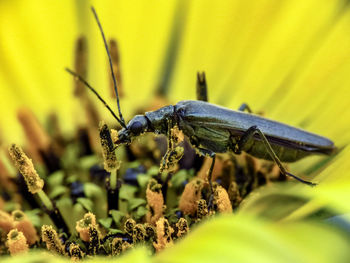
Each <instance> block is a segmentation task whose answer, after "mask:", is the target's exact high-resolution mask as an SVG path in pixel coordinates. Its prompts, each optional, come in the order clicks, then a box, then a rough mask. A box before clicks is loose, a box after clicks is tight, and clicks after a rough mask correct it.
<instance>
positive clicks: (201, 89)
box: [196, 72, 208, 102]
mask: <svg viewBox="0 0 350 263" xmlns="http://www.w3.org/2000/svg"><path fill="white" fill-rule="evenodd" d="M196 94H197V100H201V101H206V102H208V86H207V80H206V78H205V72H197V88H196Z"/></svg>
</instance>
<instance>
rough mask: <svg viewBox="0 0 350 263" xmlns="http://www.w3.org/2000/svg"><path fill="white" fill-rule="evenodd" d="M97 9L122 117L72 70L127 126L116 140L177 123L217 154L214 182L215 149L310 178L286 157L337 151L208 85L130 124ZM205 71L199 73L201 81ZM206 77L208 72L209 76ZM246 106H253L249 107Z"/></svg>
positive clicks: (204, 150) (196, 143)
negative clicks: (228, 103) (234, 106)
mask: <svg viewBox="0 0 350 263" xmlns="http://www.w3.org/2000/svg"><path fill="white" fill-rule="evenodd" d="M92 12H93V14H94V16H95V19H96V21H97V24H98V26H99V29H100V32H101V35H102V38H103V41H104V44H105V48H106V51H107V54H108V58H109V62H110V63H109V64H110V68H111V74H112V77H113V82H114V89H115V93H116V96H117V105H118V112H119V117H117V116H116V114H115V113H114V112H113V111H112V109H111V108H110V107H109V106H108V105H107V103H106V102H105V101H104V100H103V99H102V98H101V97H100V95H99V94H98V93H97V92H96V90H95V89H94V88H92V87H91V86H90V85H89V83H87V81H86V80H84V79H83V78H82V77H81V76H79V75H78V74H76V73H74V72H73V71H71V70H69V69H66V70H67V71H68V72H69V73H71V74H72V75H74V76H75V77H76V78H78V79H79V80H80V81H81V82H83V83H84V84H85V85H86V86H87V87H88V88H89V89H90V90H91V91H92V92H94V93H95V95H96V96H97V97H98V98H99V100H100V101H101V102H102V103H103V104H104V105H105V106H106V107H107V109H108V110H109V111H110V112H111V114H112V115H113V116H114V118H115V119H116V120H117V121H118V122H119V123H120V125H121V126H122V129H121V130H120V131H119V132H118V141H117V144H118V145H119V144H129V143H130V142H131V140H132V139H133V138H134V137H137V136H140V135H141V134H143V133H145V132H153V133H156V134H165V135H167V134H168V131H169V129H170V128H172V127H174V126H177V127H178V128H179V129H180V130H181V131H182V132H183V133H184V134H185V135H186V137H187V138H188V139H189V141H190V142H191V144H192V146H193V147H195V148H196V149H197V152H199V153H200V154H201V155H203V156H210V157H211V158H212V163H211V167H210V170H209V175H208V180H209V184H210V187H211V189H212V185H211V174H212V171H213V167H214V164H215V156H216V153H223V152H227V151H232V152H233V153H235V154H239V153H241V152H242V151H244V152H247V153H249V154H251V155H253V156H255V157H257V158H262V159H266V160H271V161H274V162H275V163H276V164H277V165H278V167H279V168H280V171H281V172H282V173H283V174H284V175H288V176H291V177H293V178H294V179H296V180H298V181H300V182H302V183H305V184H308V185H311V186H313V185H315V184H314V183H312V182H309V181H305V180H303V179H301V178H299V177H297V176H295V175H293V174H291V173H289V172H287V171H286V169H285V168H284V166H283V165H282V162H295V161H297V160H300V159H302V158H304V157H306V156H309V155H313V154H327V155H329V154H331V153H333V152H334V151H335V146H334V143H333V142H332V141H331V140H329V139H327V138H325V137H322V136H319V135H317V134H313V133H310V132H307V131H304V130H301V129H298V128H295V127H292V126H289V125H286V124H283V123H280V122H277V121H273V120H270V119H267V118H264V117H261V116H258V115H254V114H252V113H251V110H250V108H249V106H248V105H246V104H243V105H242V106H241V107H240V108H239V110H237V111H235V110H230V109H227V108H224V107H220V106H217V105H215V104H211V103H209V102H206V101H203V100H206V98H207V94H206V89H202V90H200V92H197V94H198V95H197V96H198V97H199V98H201V99H202V100H197V101H195V100H184V101H180V102H178V103H177V104H176V105H168V106H165V107H162V108H160V109H158V110H155V111H151V112H146V113H145V114H144V115H136V116H135V117H133V118H132V119H131V120H130V121H129V122H128V123H127V124H126V122H125V121H124V118H123V115H122V113H121V110H120V104H119V96H118V89H117V83H116V80H115V75H114V72H113V67H112V62H111V57H110V53H109V50H108V46H107V43H106V39H105V36H104V33H103V30H102V26H101V24H100V21H99V19H98V17H97V14H96V11H95V10H94V8H93V7H92ZM203 77H204V75H203V76H200V75H198V79H199V82H201V81H202V82H203ZM204 81H205V78H204ZM245 110H247V111H248V112H245Z"/></svg>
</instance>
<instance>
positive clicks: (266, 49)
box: [0, 0, 350, 144]
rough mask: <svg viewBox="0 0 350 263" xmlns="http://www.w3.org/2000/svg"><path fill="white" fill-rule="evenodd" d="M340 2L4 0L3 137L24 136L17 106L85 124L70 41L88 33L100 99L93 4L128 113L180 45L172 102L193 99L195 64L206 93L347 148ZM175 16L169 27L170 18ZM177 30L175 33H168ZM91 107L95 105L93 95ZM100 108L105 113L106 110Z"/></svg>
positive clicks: (347, 45) (344, 20) (102, 61)
mask: <svg viewBox="0 0 350 263" xmlns="http://www.w3.org/2000/svg"><path fill="white" fill-rule="evenodd" d="M345 3H346V1H341V0H337V1H334V0H321V1H313V0H308V1H302V0H296V1H279V0H266V1H238V0H237V1H199V0H198V1H161V0H152V1H40V0H35V1H20V0H17V1H13V0H11V1H10V0H3V1H1V2H0V40H1V41H0V54H1V59H0V94H1V99H2V100H1V104H0V112H1V118H0V123H1V128H0V132H1V137H2V138H3V139H4V140H5V141H6V142H17V143H21V142H23V136H22V133H21V129H20V127H19V124H18V123H17V120H16V114H15V112H16V109H17V108H18V107H22V106H24V107H29V108H31V109H32V110H33V111H34V113H35V114H36V115H37V116H38V118H39V119H40V121H42V122H44V119H45V116H46V115H47V113H48V112H52V111H55V112H58V114H59V117H60V122H61V124H62V125H63V126H64V129H65V130H66V131H72V130H73V127H74V125H75V124H76V123H79V122H81V121H82V118H81V111H79V106H80V105H79V101H77V99H75V98H73V95H72V90H73V85H72V82H73V81H72V78H71V76H69V75H68V74H67V73H66V72H64V70H63V69H64V67H65V66H70V67H72V65H73V53H74V44H75V40H76V39H77V37H78V36H80V35H85V36H86V37H87V38H88V49H89V71H88V80H89V82H90V83H91V84H92V85H93V86H94V87H95V88H96V89H97V90H98V91H99V92H100V93H101V94H102V95H103V96H104V97H106V98H108V101H109V103H110V104H111V105H112V108H114V109H115V108H116V104H115V101H114V100H113V99H112V98H111V97H110V96H109V94H110V93H109V88H108V74H109V72H108V68H107V58H106V54H105V51H104V47H103V43H102V39H101V37H100V35H99V32H98V28H97V25H96V23H95V21H94V19H93V16H92V13H91V11H90V6H91V5H94V6H95V8H96V10H97V12H98V14H99V16H100V19H101V23H102V25H103V27H104V30H105V33H106V35H107V37H108V38H109V37H114V38H116V39H117V41H118V43H119V47H120V52H121V68H122V77H123V84H124V85H123V86H124V93H125V95H126V96H125V97H124V98H123V100H122V110H123V112H124V115H125V116H126V119H129V118H130V117H131V116H132V115H131V114H132V113H133V110H132V109H133V108H134V107H135V106H137V105H140V104H145V103H147V101H150V100H151V98H152V95H153V94H154V91H155V90H156V89H157V87H158V86H159V85H160V84H159V83H161V82H162V77H163V75H164V68H165V67H164V65H165V60H166V58H167V51H168V46H169V44H171V43H172V42H174V39H176V36H177V41H178V52H177V53H176V54H177V56H175V57H174V62H173V66H174V67H173V71H172V73H171V74H170V81H169V84H168V85H167V87H168V90H169V92H168V98H169V100H170V101H171V102H174V103H175V102H176V101H178V100H181V99H194V98H195V80H196V72H197V71H198V70H204V71H205V72H206V74H207V81H208V85H209V99H210V101H211V102H215V103H218V104H221V105H224V106H227V107H231V108H237V107H238V106H239V105H240V104H241V103H242V102H247V103H249V104H250V106H251V107H252V108H253V110H255V111H259V110H263V111H264V112H265V113H266V116H268V117H270V118H273V119H276V120H278V121H282V122H287V123H289V124H292V125H296V126H298V127H303V128H306V129H308V130H311V131H313V132H317V133H320V134H322V135H325V136H329V137H331V138H332V139H333V140H335V141H336V142H337V143H341V144H344V143H345V142H347V141H348V140H349V138H350V135H349V133H348V132H347V128H348V125H345V124H348V120H349V115H350V109H349V107H348V102H349V98H348V95H347V91H348V85H349V78H348V71H349V69H350V68H349V66H350V52H349V50H350V34H349V28H350V16H349V14H348V13H349V11H348V8H347V6H346V5H345ZM174 21H175V22H174ZM176 26H177V30H178V31H179V32H180V33H178V34H177V35H176V32H175V38H174V37H172V36H174V28H176ZM94 101H95V102H96V105H97V104H98V102H97V101H96V100H95V99H94ZM98 108H99V109H100V112H101V113H103V115H104V116H105V118H106V119H107V120H112V119H111V118H110V116H109V114H108V113H107V111H105V109H104V108H103V106H101V105H98Z"/></svg>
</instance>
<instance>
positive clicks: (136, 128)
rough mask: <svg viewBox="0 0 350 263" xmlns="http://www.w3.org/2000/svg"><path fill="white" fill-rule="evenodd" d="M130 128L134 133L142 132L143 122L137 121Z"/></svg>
mask: <svg viewBox="0 0 350 263" xmlns="http://www.w3.org/2000/svg"><path fill="white" fill-rule="evenodd" d="M129 129H130V131H131V132H132V133H133V134H140V133H141V132H142V123H141V122H139V121H135V122H134V123H133V124H132V125H131V126H130V128H129Z"/></svg>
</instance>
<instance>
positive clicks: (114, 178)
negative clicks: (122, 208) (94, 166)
mask: <svg viewBox="0 0 350 263" xmlns="http://www.w3.org/2000/svg"><path fill="white" fill-rule="evenodd" d="M109 180H110V187H111V189H112V190H115V189H116V188H117V169H114V170H112V171H111V176H110V179H109Z"/></svg>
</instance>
